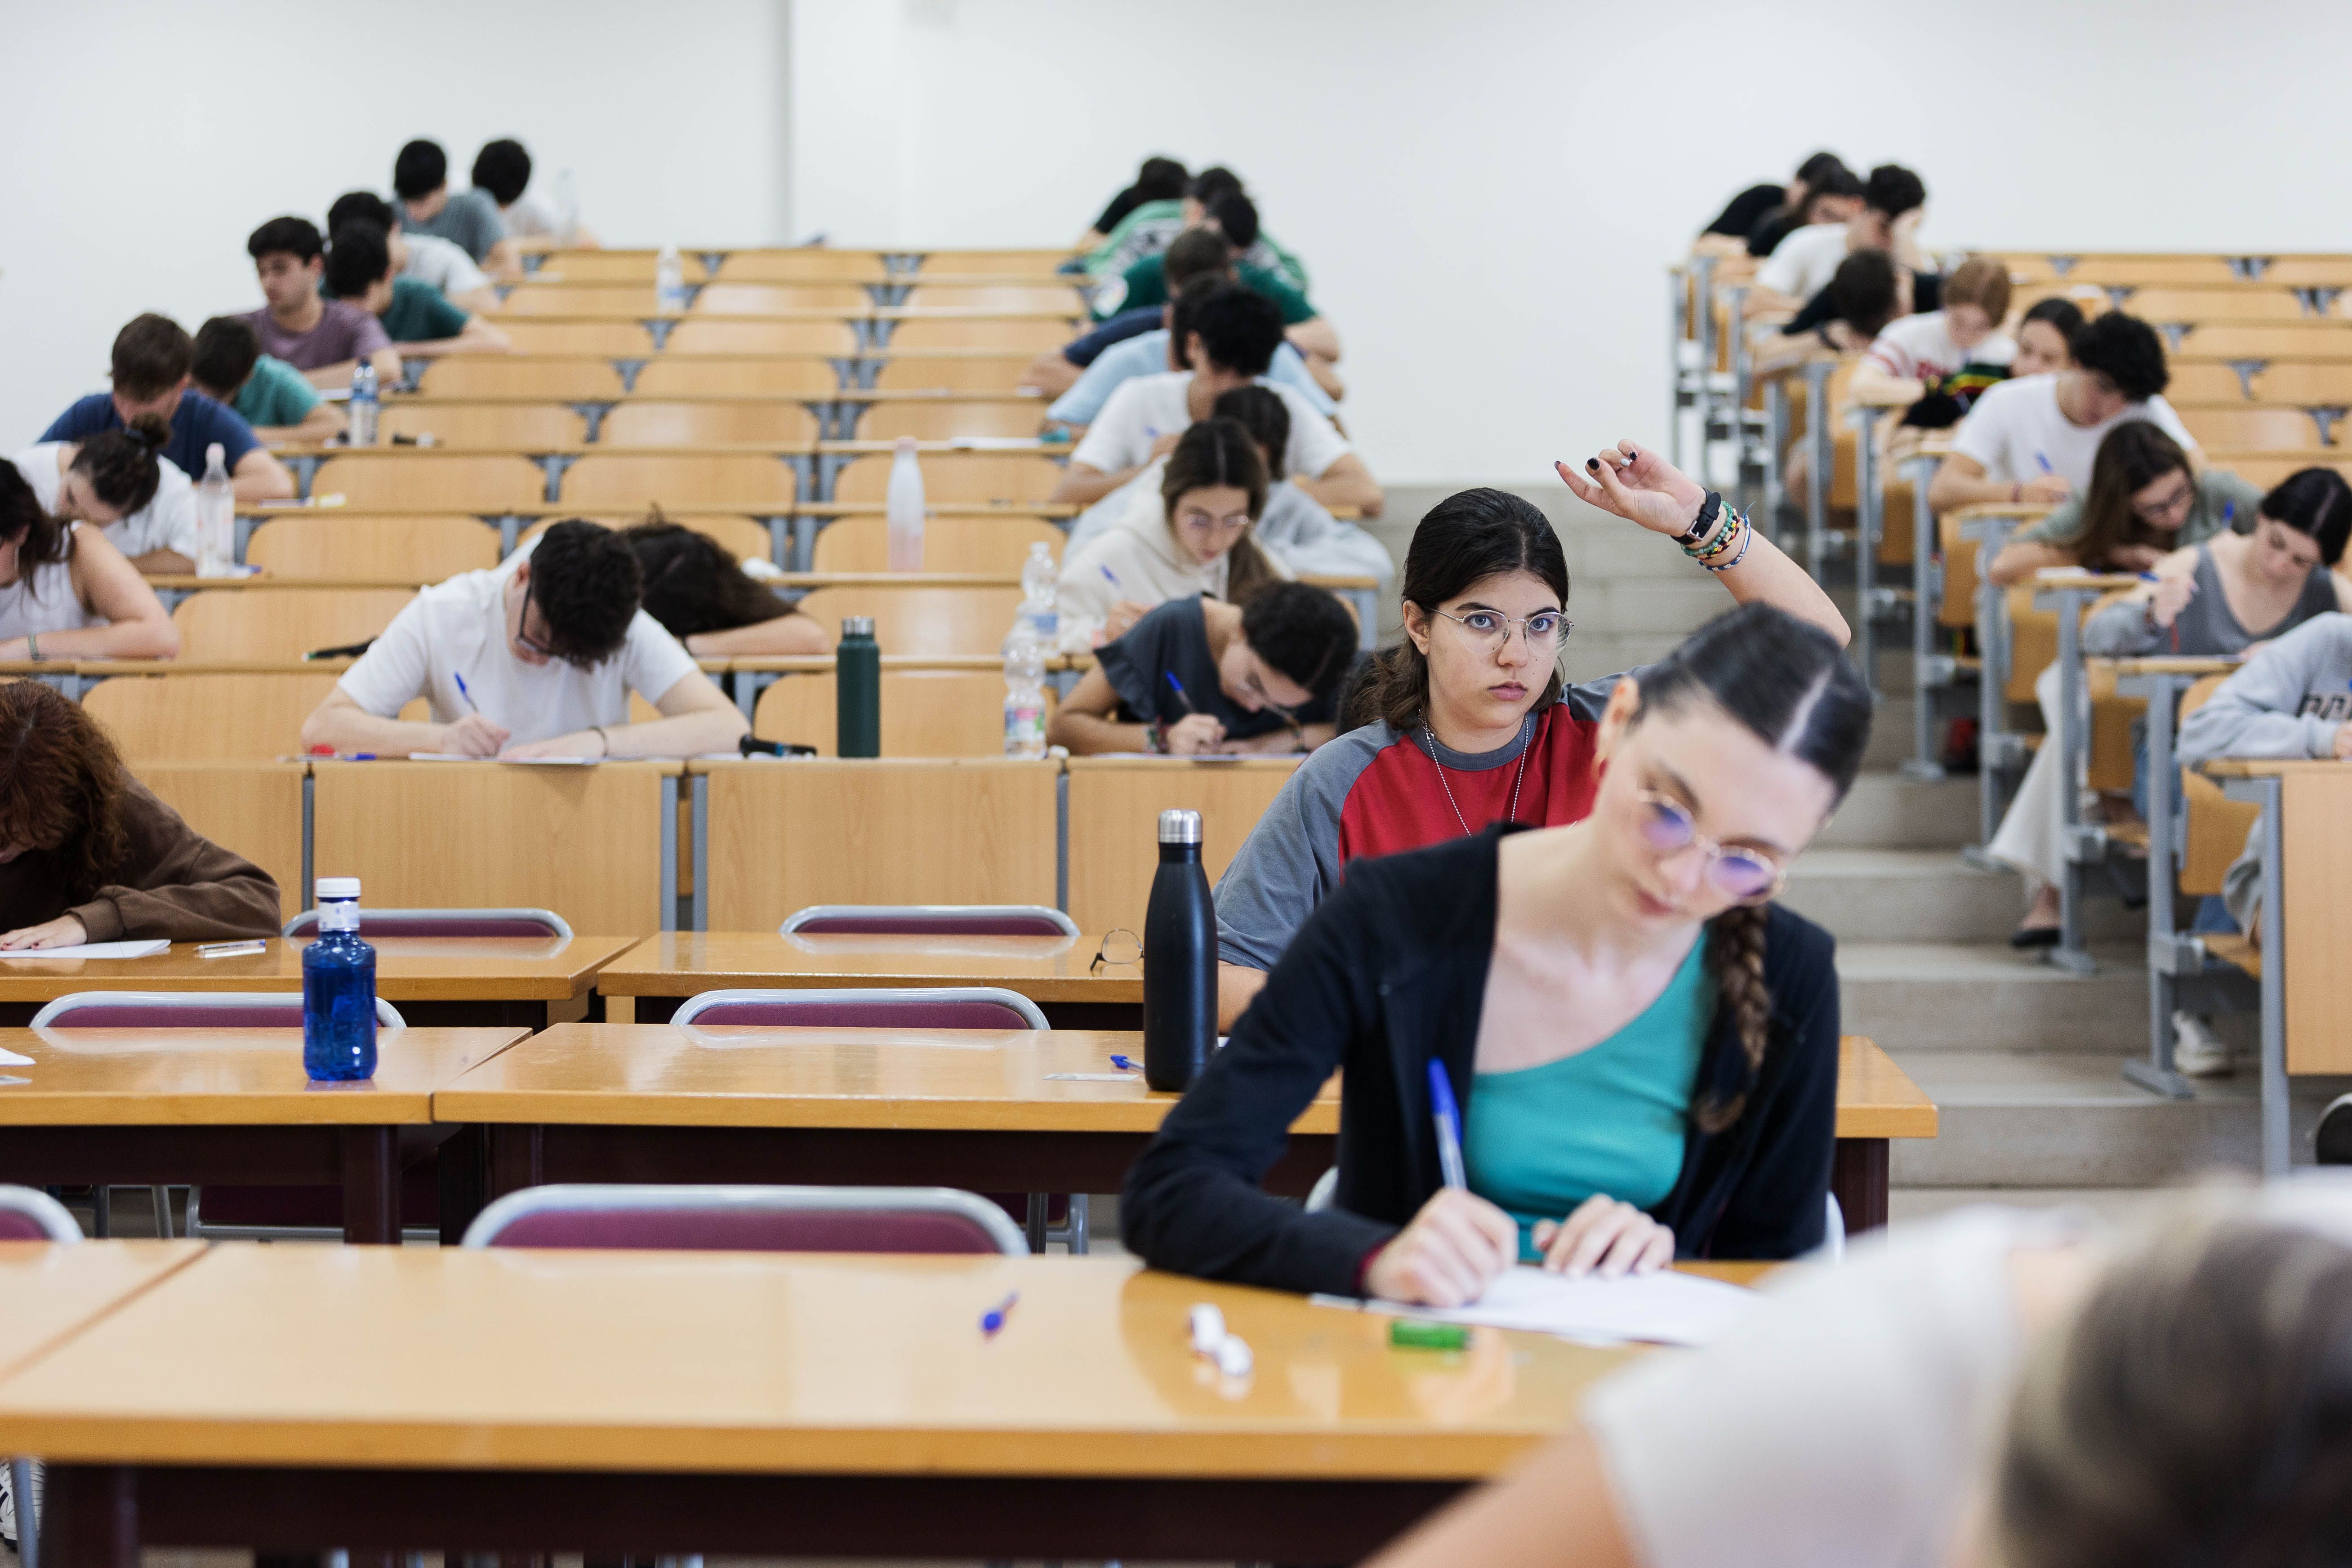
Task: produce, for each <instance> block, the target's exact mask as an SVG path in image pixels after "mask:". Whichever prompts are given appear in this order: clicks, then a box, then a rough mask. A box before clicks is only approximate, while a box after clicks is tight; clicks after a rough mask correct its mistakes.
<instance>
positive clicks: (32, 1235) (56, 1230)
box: [0, 1184, 81, 1241]
mask: <svg viewBox="0 0 2352 1568" xmlns="http://www.w3.org/2000/svg"><path fill="white" fill-rule="evenodd" d="M80 1239H81V1226H78V1225H76V1224H75V1223H74V1217H73V1215H69V1214H68V1213H67V1212H66V1208H65V1205H63V1204H60V1203H59V1202H58V1200H57V1199H55V1198H53V1197H51V1196H49V1194H47V1193H44V1192H41V1191H38V1190H37V1189H36V1188H33V1187H12V1186H7V1185H5V1184H0V1241H79V1240H80Z"/></svg>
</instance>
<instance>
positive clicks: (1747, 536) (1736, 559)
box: [1699, 519, 1756, 572]
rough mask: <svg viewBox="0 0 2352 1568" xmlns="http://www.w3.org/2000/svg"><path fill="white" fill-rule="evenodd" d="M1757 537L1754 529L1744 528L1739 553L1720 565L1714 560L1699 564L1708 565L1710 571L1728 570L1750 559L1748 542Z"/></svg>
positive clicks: (1741, 532) (1741, 533)
mask: <svg viewBox="0 0 2352 1568" xmlns="http://www.w3.org/2000/svg"><path fill="white" fill-rule="evenodd" d="M1742 521H1745V520H1744V519H1743V520H1742ZM1755 537H1756V531H1755V530H1754V529H1752V528H1751V529H1743V530H1741V531H1740V540H1739V553H1738V554H1737V555H1735V556H1733V557H1732V558H1731V559H1730V560H1728V561H1727V562H1725V563H1723V564H1722V565H1720V566H1717V564H1716V563H1714V562H1712V561H1702V562H1700V563H1699V564H1700V565H1702V566H1704V567H1706V569H1707V570H1708V571H1710V572H1728V571H1730V570H1731V569H1732V568H1733V567H1734V566H1737V565H1738V564H1739V563H1741V562H1742V561H1745V560H1747V559H1748V541H1749V540H1751V539H1753V538H1755Z"/></svg>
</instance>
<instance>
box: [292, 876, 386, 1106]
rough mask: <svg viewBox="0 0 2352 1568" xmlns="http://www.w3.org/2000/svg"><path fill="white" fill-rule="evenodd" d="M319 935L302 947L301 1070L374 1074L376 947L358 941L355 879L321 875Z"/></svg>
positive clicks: (333, 1077)
mask: <svg viewBox="0 0 2352 1568" xmlns="http://www.w3.org/2000/svg"><path fill="white" fill-rule="evenodd" d="M318 893H319V939H318V940H317V941H316V942H312V943H311V944H310V946H308V947H306V948H304V949H303V950H302V1070H303V1071H305V1072H307V1073H309V1074H310V1078H311V1079H312V1081H314V1082H329V1083H333V1082H341V1081H345V1080H351V1079H370V1078H373V1077H374V1076H375V949H373V948H372V947H370V946H369V945H368V944H367V943H365V942H362V941H361V940H360V879H358V878H357V877H321V878H320V879H319V883H318Z"/></svg>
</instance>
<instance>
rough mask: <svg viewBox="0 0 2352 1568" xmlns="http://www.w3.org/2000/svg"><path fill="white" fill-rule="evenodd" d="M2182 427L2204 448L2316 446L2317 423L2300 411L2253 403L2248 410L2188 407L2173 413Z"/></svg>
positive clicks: (2317, 442) (2206, 406)
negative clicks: (2178, 418) (2184, 426)
mask: <svg viewBox="0 0 2352 1568" xmlns="http://www.w3.org/2000/svg"><path fill="white" fill-rule="evenodd" d="M2176 411H2177V412H2178V413H2179V416H2180V421H2181V423H2182V424H2184V425H2186V426H2189V434H2190V435H2191V436H2194V437H2197V439H2198V441H2199V443H2200V445H2203V446H2207V447H2317V446H2319V445H2320V444H2321V443H2320V439H2319V421H2318V420H2316V419H2314V418H2313V417H2312V416H2310V415H2308V414H2306V413H2305V412H2304V411H2303V410H2302V409H2300V408H2282V407H2278V406H2275V405H2266V404H2257V405H2254V406H2252V407H2246V406H2242V405H2241V406H2236V407H2232V406H2230V405H2221V406H2220V407H2215V406H2213V405H2205V406H2202V407H2200V406H2198V405H2194V404H2190V405H2185V406H2182V407H2179V409H2177V410H2176Z"/></svg>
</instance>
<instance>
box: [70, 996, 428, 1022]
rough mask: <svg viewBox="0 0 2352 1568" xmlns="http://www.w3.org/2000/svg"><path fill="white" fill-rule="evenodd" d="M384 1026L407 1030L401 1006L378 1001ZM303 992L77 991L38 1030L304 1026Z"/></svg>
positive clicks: (378, 1018) (377, 1017) (378, 1019)
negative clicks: (401, 1013) (401, 1014)
mask: <svg viewBox="0 0 2352 1568" xmlns="http://www.w3.org/2000/svg"><path fill="white" fill-rule="evenodd" d="M375 1021H376V1024H377V1026H379V1027H381V1028H386V1029H404V1028H406V1027H407V1026H408V1020H407V1019H405V1018H403V1017H402V1016H400V1009H399V1008H397V1007H394V1005H392V1004H391V1003H389V1002H387V1001H385V1000H384V999H383V997H381V996H379V997H377V998H376V999H375ZM301 1026H302V994H301V993H300V992H299V991H76V992H74V993H72V994H69V995H65V996H60V997H58V999H57V1000H55V1001H53V1002H51V1003H49V1004H48V1005H46V1006H44V1007H43V1008H42V1009H41V1010H40V1011H39V1012H37V1013H36V1014H34V1015H33V1027H35V1028H37V1029H299V1028H300V1027H301Z"/></svg>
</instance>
